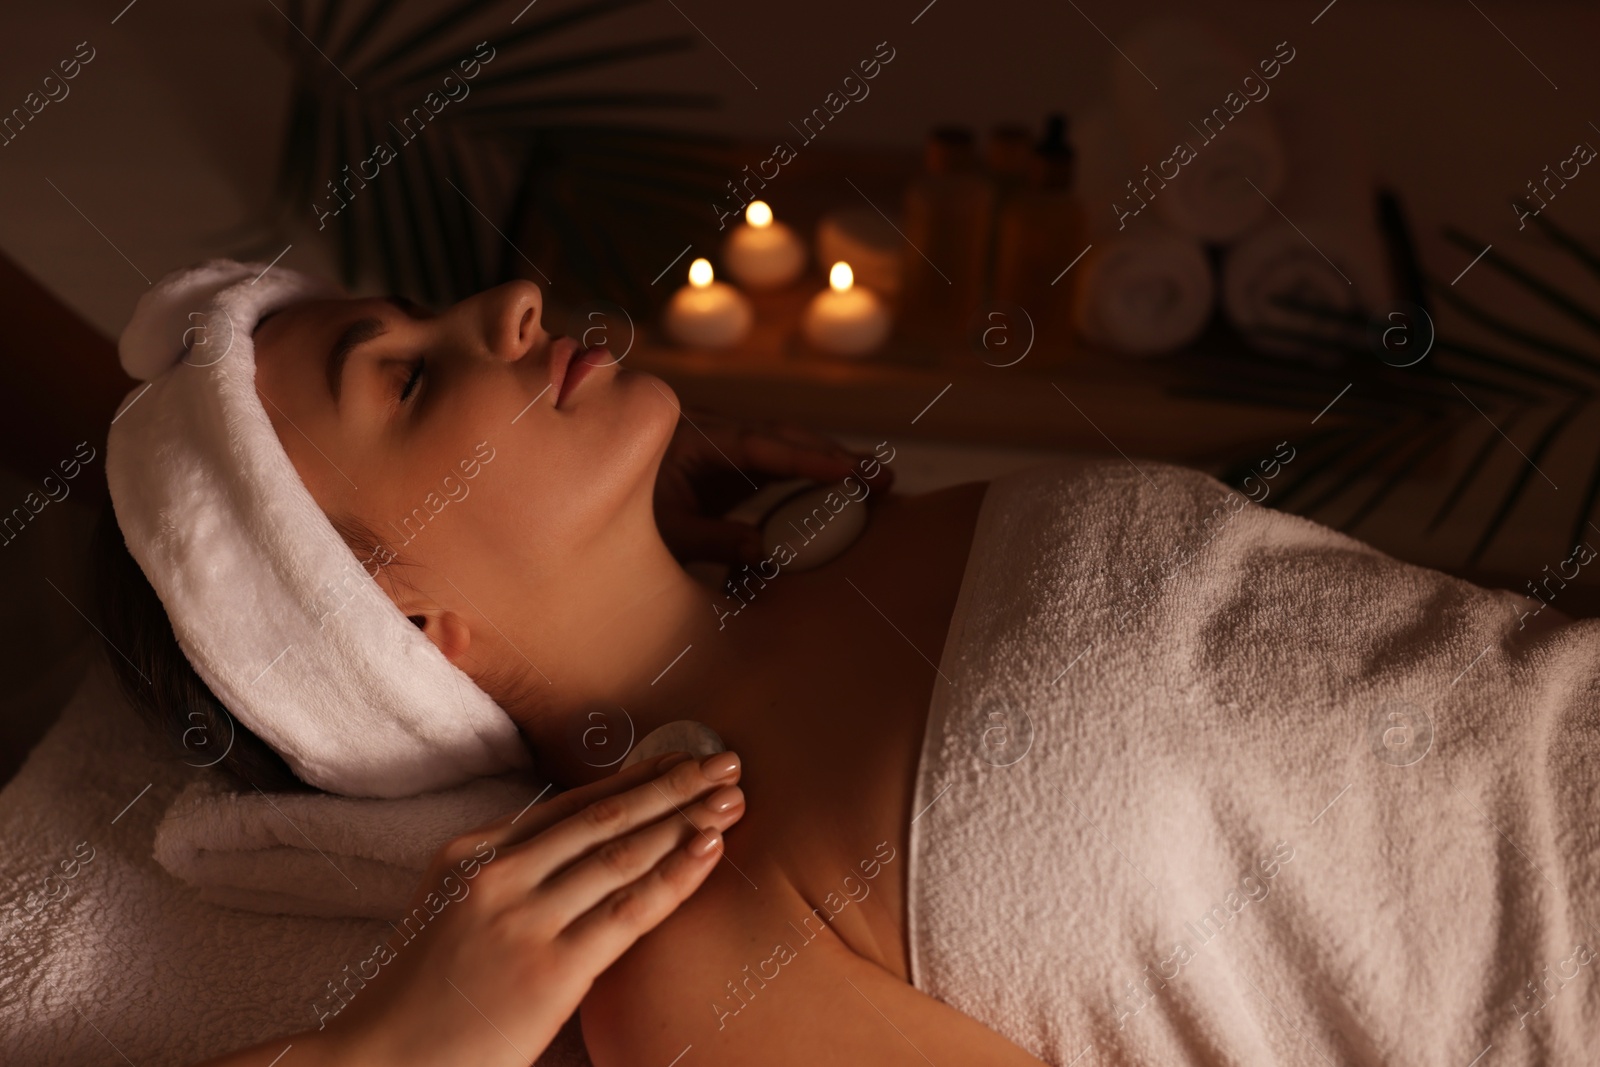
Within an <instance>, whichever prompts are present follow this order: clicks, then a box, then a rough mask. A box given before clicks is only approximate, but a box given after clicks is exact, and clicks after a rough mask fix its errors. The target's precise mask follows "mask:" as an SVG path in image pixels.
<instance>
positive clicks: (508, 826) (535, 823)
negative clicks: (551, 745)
mask: <svg viewBox="0 0 1600 1067" xmlns="http://www.w3.org/2000/svg"><path fill="white" fill-rule="evenodd" d="M691 758H692V757H691V756H690V755H689V753H687V752H668V753H666V754H665V755H662V756H658V757H657V758H655V759H647V760H640V761H639V762H638V763H636V764H634V765H633V766H632V767H629V768H627V769H626V770H623V771H619V772H618V773H616V774H612V775H608V776H607V777H605V778H602V779H600V780H599V781H597V782H589V783H587V784H585V785H581V786H578V787H576V788H574V789H569V790H567V791H566V792H563V793H557V794H556V795H555V796H552V797H550V798H549V799H548V800H545V799H541V797H543V796H545V795H546V794H540V797H535V798H534V802H533V803H531V804H529V805H527V806H525V807H523V808H521V809H519V810H516V811H508V812H506V813H505V814H504V815H502V816H500V817H499V818H498V819H495V820H494V821H493V822H490V823H485V824H484V825H483V826H480V827H478V828H477V829H475V830H472V831H469V832H468V833H466V834H462V835H461V836H460V837H458V838H456V841H458V842H470V843H471V844H472V845H477V844H479V843H481V842H485V841H487V842H488V843H489V844H491V845H493V846H494V847H495V848H497V849H499V848H504V847H506V846H509V845H514V844H517V843H518V842H521V841H526V840H527V839H528V838H530V837H532V836H533V835H534V834H537V833H540V832H541V831H543V830H547V829H549V828H550V827H551V826H553V825H555V824H556V823H558V822H560V821H561V820H562V819H565V818H568V817H570V816H572V815H575V814H577V813H578V812H579V811H582V810H583V809H584V808H585V807H587V806H588V805H589V804H591V803H593V802H594V801H596V800H599V799H600V798H601V797H603V796H610V795H612V794H615V793H620V792H623V791H624V790H627V789H633V788H636V787H638V786H641V785H643V784H645V783H646V782H648V781H650V780H651V779H653V778H655V777H657V776H659V775H662V774H665V773H666V772H667V771H668V770H670V769H671V768H672V767H674V766H676V765H677V764H678V763H682V762H685V761H687V760H689V759H691ZM549 788H550V787H547V789H546V793H548V791H549Z"/></svg>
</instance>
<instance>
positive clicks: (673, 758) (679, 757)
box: [656, 752, 694, 771]
mask: <svg viewBox="0 0 1600 1067" xmlns="http://www.w3.org/2000/svg"><path fill="white" fill-rule="evenodd" d="M691 759H694V757H693V756H691V755H689V753H687V752H668V753H667V754H666V755H665V756H662V757H661V758H660V759H658V760H656V770H658V771H664V770H667V769H669V768H671V767H676V766H677V765H678V764H680V763H684V762H686V761H688V760H691Z"/></svg>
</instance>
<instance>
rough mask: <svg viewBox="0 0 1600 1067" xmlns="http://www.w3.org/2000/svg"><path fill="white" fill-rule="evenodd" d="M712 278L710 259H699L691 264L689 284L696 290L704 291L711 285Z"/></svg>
mask: <svg viewBox="0 0 1600 1067" xmlns="http://www.w3.org/2000/svg"><path fill="white" fill-rule="evenodd" d="M712 277H713V275H712V273H711V261H710V260H709V259H697V260H695V261H694V262H693V263H691V264H689V284H690V285H692V286H694V287H695V288H696V289H704V288H705V287H706V286H708V285H710V284H711V279H712Z"/></svg>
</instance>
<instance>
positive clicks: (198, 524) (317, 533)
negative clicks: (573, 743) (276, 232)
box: [106, 260, 531, 797]
mask: <svg viewBox="0 0 1600 1067" xmlns="http://www.w3.org/2000/svg"><path fill="white" fill-rule="evenodd" d="M345 295H347V294H345V293H343V292H341V291H340V290H339V289H338V288H337V287H335V286H334V285H332V284H331V283H329V282H325V281H322V280H320V279H317V278H313V277H310V276H309V275H305V274H299V273H296V272H294V271H291V270H286V269H284V268H282V267H273V268H271V269H267V268H266V266H265V265H264V264H260V263H236V262H234V261H232V260H212V261H210V262H208V263H204V264H201V265H200V266H198V267H194V268H191V269H189V270H185V271H176V272H174V273H172V274H169V275H167V276H166V277H165V278H163V279H162V280H161V281H160V282H159V283H157V284H156V286H155V287H154V288H152V289H151V290H150V291H148V292H147V293H145V295H144V296H143V297H141V298H140V300H139V304H138V306H137V307H136V308H135V309H134V312H133V318H132V320H131V321H130V322H129V323H128V326H127V329H125V330H124V331H123V333H122V338H121V340H120V342H119V343H118V350H119V353H120V355H121V360H122V366H123V368H124V369H125V370H126V371H127V372H128V373H129V374H130V375H132V376H133V377H135V378H138V379H141V380H144V381H146V382H147V383H148V384H146V385H143V386H141V387H139V388H137V389H135V390H134V391H133V392H131V393H129V394H128V396H127V398H125V399H124V400H123V402H122V405H121V407H120V408H119V409H118V412H117V416H116V418H115V419H113V420H112V424H111V431H110V437H109V440H108V441H107V444H106V477H107V480H108V481H109V483H110V488H111V500H112V505H113V507H114V508H115V511H116V516H117V523H118V525H119V526H120V527H121V528H122V534H123V537H124V538H125V539H126V541H127V544H128V551H129V552H130V553H131V554H132V555H133V558H134V559H136V560H138V562H139V566H140V567H141V568H142V569H143V570H144V573H145V577H146V578H147V579H149V581H150V584H151V586H152V587H154V589H155V591H156V594H157V595H158V596H159V597H160V598H161V603H162V604H163V605H164V606H165V607H166V611H167V616H168V618H169V619H170V620H171V622H172V629H173V632H174V633H175V634H176V635H177V638H178V643H179V645H180V646H181V647H182V648H183V651H184V654H185V655H186V656H187V657H188V659H189V662H190V663H191V664H192V665H193V666H194V669H195V671H196V673H197V674H199V676H200V678H201V680H203V681H204V682H205V683H206V685H207V686H208V687H209V688H210V689H211V691H212V693H214V694H215V695H216V697H217V699H218V700H220V701H221V702H222V703H223V705H224V706H225V707H226V708H227V709H228V710H229V711H230V712H232V713H233V714H234V715H235V716H237V718H238V719H239V721H240V722H242V723H243V724H244V725H245V726H246V727H247V728H248V729H249V730H250V731H251V732H252V733H254V734H255V735H256V736H258V737H260V738H261V739H262V740H263V741H265V742H266V743H267V744H268V745H270V746H272V748H273V749H274V750H276V751H277V752H278V753H279V754H280V755H281V756H283V758H284V760H285V761H286V762H287V763H288V764H289V766H290V768H292V769H293V771H294V772H295V774H296V775H298V776H299V777H300V778H301V779H302V780H304V781H306V782H308V783H309V784H311V785H314V786H316V787H318V788H320V789H325V790H328V791H330V792H335V793H344V794H348V795H351V796H371V797H398V796H410V795H412V794H415V793H420V792H425V791H427V790H431V789H442V788H446V787H448V786H453V785H458V784H460V783H462V782H465V781H467V780H469V779H471V778H474V777H477V776H480V775H489V774H499V773H503V772H505V771H508V770H512V769H515V768H519V767H526V766H528V765H530V764H531V758H530V756H529V753H528V750H527V748H526V747H525V746H524V745H523V743H522V740H521V736H520V734H519V733H518V731H517V728H516V724H515V723H513V722H512V721H511V719H510V718H509V717H508V716H507V715H506V713H505V712H504V711H503V710H501V708H500V707H499V705H497V704H496V703H495V702H494V701H493V700H492V699H491V698H490V697H489V695H488V694H487V693H485V692H484V691H483V690H482V689H480V688H478V686H477V685H476V683H474V682H473V681H472V679H471V678H469V677H468V676H467V675H466V674H464V673H463V672H462V671H461V670H459V669H458V668H457V667H456V666H455V665H453V664H452V663H451V662H450V661H449V660H448V659H446V658H445V656H444V654H443V653H442V652H440V651H439V649H438V648H437V647H436V646H435V645H434V644H433V642H432V641H430V640H429V639H428V638H427V637H426V636H425V635H424V634H423V633H422V631H421V630H419V629H418V628H417V627H416V626H415V625H413V624H412V623H411V622H410V621H409V620H407V618H406V617H405V616H404V615H403V614H402V613H401V612H400V609H399V608H397V607H395V605H394V603H393V602H392V601H390V600H389V598H388V596H386V595H385V594H384V592H383V590H382V588H381V587H380V586H379V585H378V583H377V581H376V580H375V579H374V578H373V576H372V574H371V573H369V571H368V570H367V569H366V568H365V567H364V566H363V564H362V563H361V562H360V561H359V560H358V559H357V558H356V556H355V553H354V552H352V551H351V549H350V548H349V547H348V546H347V545H346V544H345V542H344V540H343V538H341V537H340V536H339V534H338V531H336V530H335V529H334V528H333V524H332V523H331V522H330V521H329V519H328V517H327V516H326V515H324V514H323V512H322V509H321V508H319V507H318V506H317V503H316V501H315V500H314V499H312V496H311V493H310V491H309V490H307V489H306V487H305V483H304V482H302V481H301V479H300V476H299V474H298V473H297V472H296V471H295V468H294V465H293V464H292V463H291V462H290V461H289V457H288V454H287V453H286V452H285V451H284V449H283V445H282V443H281V442H280V441H279V440H278V435H277V432H276V431H275V430H274V429H273V426H272V422H271V420H270V419H269V418H268V417H267V412H266V409H265V408H264V407H263V406H262V403H261V399H260V397H259V396H258V395H257V393H256V386H255V371H256V365H255V345H254V344H253V342H252V341H251V336H250V335H251V333H252V331H253V330H254V329H255V327H256V324H257V323H258V322H259V321H260V320H261V319H262V318H263V317H265V316H266V315H268V314H270V313H271V312H273V311H277V310H279V309H282V308H285V307H288V306H289V305H291V304H297V303H300V302H302V301H306V300H314V299H326V298H338V297H342V296H345Z"/></svg>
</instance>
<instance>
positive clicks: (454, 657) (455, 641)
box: [406, 608, 472, 667]
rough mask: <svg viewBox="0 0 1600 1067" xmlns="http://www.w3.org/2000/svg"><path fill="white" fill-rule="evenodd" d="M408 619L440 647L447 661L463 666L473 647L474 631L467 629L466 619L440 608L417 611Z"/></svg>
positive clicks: (409, 615) (408, 616)
mask: <svg viewBox="0 0 1600 1067" xmlns="http://www.w3.org/2000/svg"><path fill="white" fill-rule="evenodd" d="M406 618H408V619H410V620H411V622H412V625H414V626H416V627H417V628H418V629H419V630H421V631H422V632H423V633H424V634H427V636H428V640H430V641H432V642H433V643H434V644H435V645H436V646H438V649H439V651H440V652H443V653H444V655H445V658H446V659H448V660H449V661H450V662H451V663H454V664H455V665H456V666H458V667H459V666H461V660H462V658H463V657H465V656H466V654H467V649H468V648H469V647H471V645H472V631H471V630H470V629H468V628H467V623H466V620H465V619H463V618H462V617H461V616H459V615H457V614H456V613H455V612H453V611H449V610H445V609H439V608H435V609H431V610H428V611H416V612H413V613H411V614H408V615H407V616H406Z"/></svg>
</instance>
